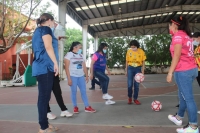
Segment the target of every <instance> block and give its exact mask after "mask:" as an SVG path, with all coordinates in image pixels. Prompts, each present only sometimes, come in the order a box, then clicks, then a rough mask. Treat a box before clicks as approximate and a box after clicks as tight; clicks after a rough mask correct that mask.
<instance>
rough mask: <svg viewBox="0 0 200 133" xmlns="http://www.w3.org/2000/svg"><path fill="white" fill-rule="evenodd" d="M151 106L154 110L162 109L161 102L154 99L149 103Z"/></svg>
mask: <svg viewBox="0 0 200 133" xmlns="http://www.w3.org/2000/svg"><path fill="white" fill-rule="evenodd" d="M151 108H152V110H154V111H160V110H161V109H162V103H161V102H160V101H156V100H155V101H153V102H152V103H151Z"/></svg>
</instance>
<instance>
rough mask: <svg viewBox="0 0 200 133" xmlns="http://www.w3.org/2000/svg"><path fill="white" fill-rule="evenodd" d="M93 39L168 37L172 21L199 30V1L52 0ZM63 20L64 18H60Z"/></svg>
mask: <svg viewBox="0 0 200 133" xmlns="http://www.w3.org/2000/svg"><path fill="white" fill-rule="evenodd" d="M52 1H54V2H55V3H56V4H57V5H58V6H59V8H60V7H61V8H62V9H61V8H60V12H63V11H64V13H65V14H66V13H67V14H68V15H69V16H71V17H72V18H73V19H74V20H75V21H76V22H77V23H78V24H80V25H81V26H83V28H86V29H87V31H88V32H89V33H90V34H91V35H92V36H93V37H95V36H97V37H115V36H132V35H151V34H162V33H168V22H169V21H170V19H171V18H173V17H176V16H179V15H182V16H185V17H187V18H188V20H189V22H190V25H191V29H192V31H193V32H194V31H199V30H200V0H52ZM62 18H63V16H62Z"/></svg>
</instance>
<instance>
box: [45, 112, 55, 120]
mask: <svg viewBox="0 0 200 133" xmlns="http://www.w3.org/2000/svg"><path fill="white" fill-rule="evenodd" d="M47 118H48V119H49V120H54V119H56V115H54V114H52V113H47Z"/></svg>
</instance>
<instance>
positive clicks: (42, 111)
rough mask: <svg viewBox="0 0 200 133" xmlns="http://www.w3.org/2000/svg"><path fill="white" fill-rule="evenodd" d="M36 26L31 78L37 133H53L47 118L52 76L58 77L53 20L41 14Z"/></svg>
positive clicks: (47, 15) (50, 16)
mask: <svg viewBox="0 0 200 133" xmlns="http://www.w3.org/2000/svg"><path fill="white" fill-rule="evenodd" d="M37 25H38V27H37V28H36V30H35V31H34V34H33V37H32V49H33V53H34V59H33V64H32V76H35V77H36V78H37V81H38V91H39V93H38V103H37V106H38V114H39V124H40V130H39V133H55V132H54V131H55V130H54V129H57V128H55V127H53V126H52V125H50V124H49V122H48V118H47V106H48V103H49V100H50V97H51V91H52V88H53V82H54V76H57V75H58V60H59V59H58V41H57V39H56V38H55V36H54V34H53V32H52V30H51V28H53V27H54V18H53V16H52V15H50V14H48V13H43V14H42V15H41V16H40V17H39V18H38V19H37Z"/></svg>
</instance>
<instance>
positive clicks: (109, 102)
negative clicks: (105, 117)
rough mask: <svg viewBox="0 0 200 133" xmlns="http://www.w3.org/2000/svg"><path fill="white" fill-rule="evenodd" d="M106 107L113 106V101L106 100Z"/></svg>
mask: <svg viewBox="0 0 200 133" xmlns="http://www.w3.org/2000/svg"><path fill="white" fill-rule="evenodd" d="M105 104H106V105H112V104H115V101H111V100H107V101H106V102H105Z"/></svg>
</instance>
